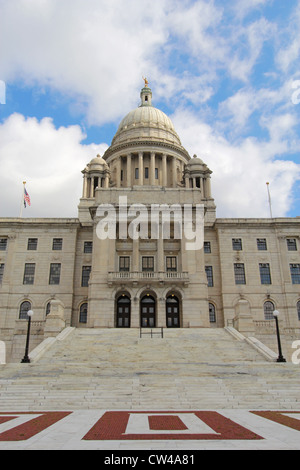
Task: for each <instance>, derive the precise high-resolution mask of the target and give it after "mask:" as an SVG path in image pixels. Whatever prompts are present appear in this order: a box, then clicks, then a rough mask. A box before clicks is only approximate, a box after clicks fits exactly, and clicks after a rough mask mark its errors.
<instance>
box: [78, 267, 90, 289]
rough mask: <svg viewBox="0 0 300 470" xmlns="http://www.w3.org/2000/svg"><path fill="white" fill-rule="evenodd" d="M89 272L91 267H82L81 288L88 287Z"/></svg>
mask: <svg viewBox="0 0 300 470" xmlns="http://www.w3.org/2000/svg"><path fill="white" fill-rule="evenodd" d="M91 270H92V267H91V266H82V275H81V287H88V285H89V280H90V274H91Z"/></svg>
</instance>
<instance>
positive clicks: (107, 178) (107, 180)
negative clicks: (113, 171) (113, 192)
mask: <svg viewBox="0 0 300 470" xmlns="http://www.w3.org/2000/svg"><path fill="white" fill-rule="evenodd" d="M104 187H105V188H106V189H107V188H108V187H109V172H108V171H107V172H106V173H105V182H104Z"/></svg>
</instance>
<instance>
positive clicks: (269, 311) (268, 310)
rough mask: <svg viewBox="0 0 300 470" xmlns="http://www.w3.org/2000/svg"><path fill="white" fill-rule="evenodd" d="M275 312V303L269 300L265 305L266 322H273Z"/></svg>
mask: <svg viewBox="0 0 300 470" xmlns="http://www.w3.org/2000/svg"><path fill="white" fill-rule="evenodd" d="M274 310H275V305H274V304H273V302H271V300H267V301H266V302H265V303H264V317H265V320H273V318H274V317H273V312H274Z"/></svg>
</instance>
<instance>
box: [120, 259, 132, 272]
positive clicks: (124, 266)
mask: <svg viewBox="0 0 300 470" xmlns="http://www.w3.org/2000/svg"><path fill="white" fill-rule="evenodd" d="M129 270H130V256H120V258H119V271H121V272H128V271H129Z"/></svg>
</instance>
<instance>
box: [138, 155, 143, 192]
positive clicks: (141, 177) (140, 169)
mask: <svg viewBox="0 0 300 470" xmlns="http://www.w3.org/2000/svg"><path fill="white" fill-rule="evenodd" d="M143 184H144V162H143V152H139V185H140V186H143Z"/></svg>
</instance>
